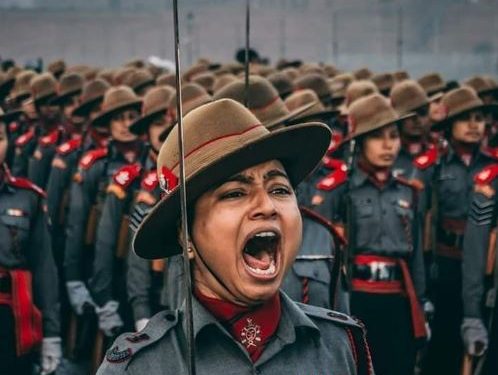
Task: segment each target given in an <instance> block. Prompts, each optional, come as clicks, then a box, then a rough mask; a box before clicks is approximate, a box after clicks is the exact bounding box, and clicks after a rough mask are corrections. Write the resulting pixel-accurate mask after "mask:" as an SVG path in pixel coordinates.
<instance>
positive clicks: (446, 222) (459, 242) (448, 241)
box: [435, 218, 465, 259]
mask: <svg viewBox="0 0 498 375" xmlns="http://www.w3.org/2000/svg"><path fill="white" fill-rule="evenodd" d="M464 232H465V220H462V219H449V218H443V219H442V220H441V223H440V225H439V226H438V230H437V241H436V249H435V252H436V255H438V256H442V257H445V258H451V259H462V248H463V235H464Z"/></svg>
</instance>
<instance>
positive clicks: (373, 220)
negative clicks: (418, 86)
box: [332, 94, 427, 375]
mask: <svg viewBox="0 0 498 375" xmlns="http://www.w3.org/2000/svg"><path fill="white" fill-rule="evenodd" d="M409 116H410V115H408V116H403V117H399V116H398V115H397V113H396V112H395V110H394V109H393V108H392V107H391V106H390V104H389V102H388V100H387V99H386V98H385V97H383V96H381V95H380V94H372V95H369V96H366V97H364V98H361V99H358V100H357V101H356V102H354V103H353V104H352V105H351V106H350V107H349V118H350V121H351V123H352V128H353V129H354V130H353V133H352V134H351V138H352V139H354V140H355V141H356V146H355V147H356V148H357V152H356V153H355V155H356V156H357V161H356V163H355V164H354V165H355V168H353V169H352V171H351V175H350V177H349V178H348V179H343V180H342V181H341V183H338V184H336V189H338V191H339V194H340V199H337V200H335V201H334V202H333V203H334V204H335V207H333V211H332V212H333V214H334V221H336V222H339V223H342V224H343V225H345V227H346V231H347V238H348V252H349V254H348V255H347V259H348V260H349V262H350V264H349V265H348V269H349V270H350V272H351V274H350V278H351V313H352V314H354V315H355V316H357V317H358V318H360V319H361V320H362V321H363V322H364V323H365V325H366V328H367V339H368V341H369V343H370V345H371V349H372V361H373V363H374V368H375V372H376V373H378V374H383V375H389V374H392V375H405V374H406V375H411V374H413V371H414V365H415V357H416V350H417V346H418V345H417V344H418V343H420V342H423V341H424V340H425V338H426V336H427V329H426V324H425V317H424V314H423V309H422V303H423V300H424V297H425V277H424V263H423V257H422V244H421V227H420V223H421V220H420V213H419V210H418V198H417V196H418V190H417V186H415V185H414V184H412V183H411V182H410V181H408V180H406V179H404V178H402V177H396V176H394V175H393V170H392V168H393V165H394V162H395V160H396V157H397V154H398V152H399V149H400V146H401V141H400V136H399V130H398V127H397V125H398V124H399V123H400V122H401V121H403V120H404V119H406V118H408V117H409Z"/></svg>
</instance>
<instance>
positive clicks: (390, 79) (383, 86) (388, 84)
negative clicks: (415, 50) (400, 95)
mask: <svg viewBox="0 0 498 375" xmlns="http://www.w3.org/2000/svg"><path fill="white" fill-rule="evenodd" d="M371 80H372V82H373V83H375V85H376V86H377V88H378V89H379V91H380V93H381V94H382V95H384V96H388V95H389V92H390V91H391V88H392V87H393V85H394V76H393V74H392V73H378V74H375V75H374V76H373V77H372V78H371Z"/></svg>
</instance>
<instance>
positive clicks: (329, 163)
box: [323, 156, 348, 171]
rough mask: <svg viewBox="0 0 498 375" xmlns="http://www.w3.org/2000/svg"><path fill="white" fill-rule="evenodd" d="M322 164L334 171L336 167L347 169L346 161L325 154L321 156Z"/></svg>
mask: <svg viewBox="0 0 498 375" xmlns="http://www.w3.org/2000/svg"><path fill="white" fill-rule="evenodd" d="M323 166H324V167H325V168H327V169H331V170H333V171H335V170H336V169H342V170H344V171H347V170H348V167H347V166H346V163H345V162H344V161H342V160H341V159H334V158H329V157H327V156H325V157H324V158H323Z"/></svg>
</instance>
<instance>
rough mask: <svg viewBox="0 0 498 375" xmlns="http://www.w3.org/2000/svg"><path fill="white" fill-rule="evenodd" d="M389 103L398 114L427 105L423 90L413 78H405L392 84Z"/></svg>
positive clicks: (427, 99) (404, 113)
mask: <svg viewBox="0 0 498 375" xmlns="http://www.w3.org/2000/svg"><path fill="white" fill-rule="evenodd" d="M390 97H391V104H392V106H393V107H394V109H395V110H396V112H398V114H399V115H400V116H402V115H406V114H408V113H412V112H413V111H415V110H417V109H419V108H421V107H424V106H427V105H429V103H430V101H429V97H428V96H427V94H426V92H425V90H424V89H423V88H422V86H420V85H419V84H418V82H417V81H414V80H409V79H407V80H405V81H402V82H399V83H397V84H395V85H394V87H393V88H392V90H391V96H390Z"/></svg>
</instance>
